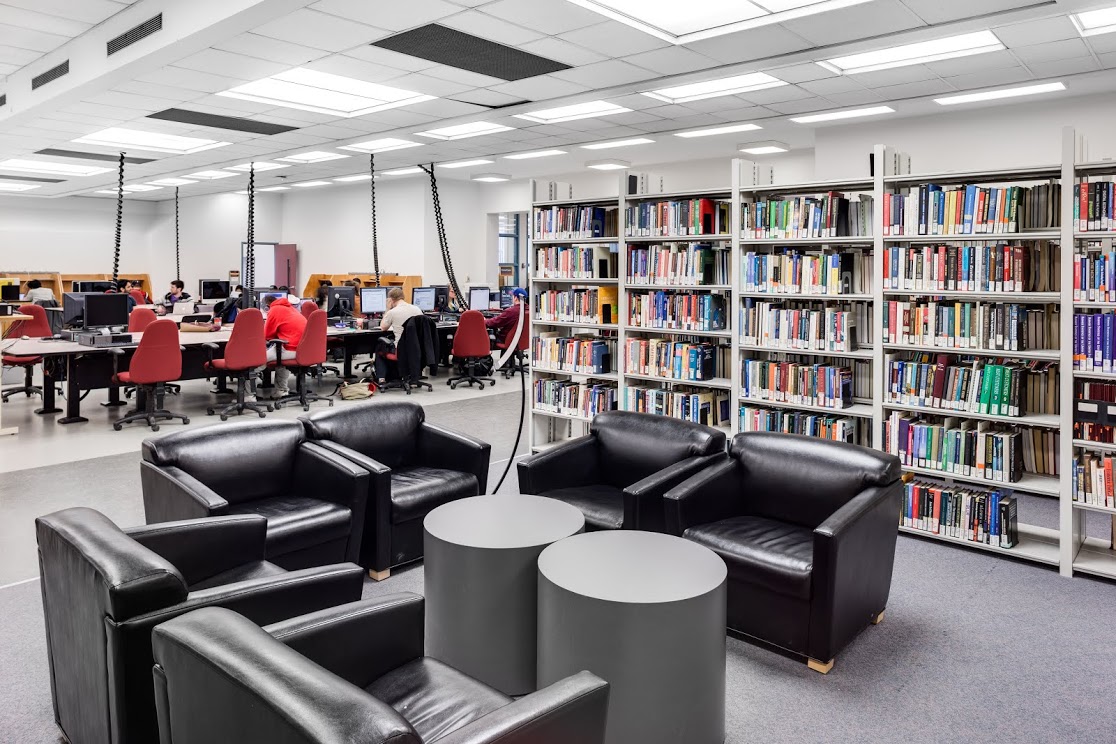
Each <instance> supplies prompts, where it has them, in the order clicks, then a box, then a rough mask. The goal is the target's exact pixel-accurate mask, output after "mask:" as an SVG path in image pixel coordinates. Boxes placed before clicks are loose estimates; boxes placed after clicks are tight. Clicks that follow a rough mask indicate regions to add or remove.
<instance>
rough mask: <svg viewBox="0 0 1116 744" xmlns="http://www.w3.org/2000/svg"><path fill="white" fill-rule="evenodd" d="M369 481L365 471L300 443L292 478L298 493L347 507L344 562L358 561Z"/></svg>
mask: <svg viewBox="0 0 1116 744" xmlns="http://www.w3.org/2000/svg"><path fill="white" fill-rule="evenodd" d="M370 478H371V475H370V474H369V472H368V470H367V469H366V468H362V467H361V466H360V465H358V464H357V463H354V462H353V461H352V460H350V459H348V458H347V457H343V456H342V455H340V454H337V453H336V452H333V451H331V450H329V449H327V448H325V447H320V446H318V444H317V443H315V442H303V443H302V445H300V446H299V448H298V452H297V454H296V455H295V466H294V479H295V484H296V487H297V488H298V489H299V490H300V491H302V492H303V493H312V494H314V495H315V496H317V497H319V498H322V499H325V500H326V501H332V502H333V503H335V504H340V505H342V506H347V507H349V511H350V512H351V520H352V521H351V524H350V533H349V542H348V544H347V545H346V547H345V560H348V561H353V562H354V563H355V562H357V561H359V560H360V544H361V540H362V539H363V536H364V515H365V511H366V510H367V504H368V489H369V479H370Z"/></svg>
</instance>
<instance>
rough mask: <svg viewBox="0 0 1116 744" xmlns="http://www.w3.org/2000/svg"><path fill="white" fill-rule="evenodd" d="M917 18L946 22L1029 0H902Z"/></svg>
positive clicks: (1029, 3) (1006, 8)
mask: <svg viewBox="0 0 1116 744" xmlns="http://www.w3.org/2000/svg"><path fill="white" fill-rule="evenodd" d="M903 1H904V4H905V5H906V6H907V7H908V8H910V9H911V10H913V11H914V12H915V13H916V14H917V15H918V17H919V18H921V19H922V20H924V21H926V22H927V23H930V24H937V23H946V22H947V21H956V20H959V19H962V18H976V17H979V16H982V15H991V14H993V13H998V12H1000V11H1004V10H1011V9H1012V8H1023V7H1027V6H1029V5H1031V4H1032V2H1031V0H903Z"/></svg>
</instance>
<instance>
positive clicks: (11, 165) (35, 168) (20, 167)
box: [0, 158, 112, 176]
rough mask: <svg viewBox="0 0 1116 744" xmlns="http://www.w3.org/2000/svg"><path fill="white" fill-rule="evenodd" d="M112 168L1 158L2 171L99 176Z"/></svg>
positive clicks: (0, 168)
mask: <svg viewBox="0 0 1116 744" xmlns="http://www.w3.org/2000/svg"><path fill="white" fill-rule="evenodd" d="M111 170H112V168H98V167H97V166H93V165H73V164H71V163H53V162H51V161H49V160H21V159H19V158H13V159H11V160H0V171H14V172H16V173H48V174H50V175H54V176H98V175H100V174H102V173H108V172H109V171H111Z"/></svg>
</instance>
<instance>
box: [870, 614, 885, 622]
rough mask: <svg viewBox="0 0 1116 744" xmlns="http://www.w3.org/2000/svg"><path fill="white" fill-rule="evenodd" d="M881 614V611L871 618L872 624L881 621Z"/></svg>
mask: <svg viewBox="0 0 1116 744" xmlns="http://www.w3.org/2000/svg"><path fill="white" fill-rule="evenodd" d="M883 616H884V614H883V613H882V612H881V613H880V614H878V615H876V616H875V617H874V618H872V625H879V624H880V623H882V622H883Z"/></svg>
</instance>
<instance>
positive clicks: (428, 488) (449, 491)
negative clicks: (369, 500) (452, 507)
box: [391, 465, 477, 524]
mask: <svg viewBox="0 0 1116 744" xmlns="http://www.w3.org/2000/svg"><path fill="white" fill-rule="evenodd" d="M476 495H477V477H476V476H475V475H473V474H472V473H463V472H461V471H460V470H443V469H441V468H428V467H426V466H424V465H420V466H415V467H401V468H397V469H395V470H392V471H391V521H392V524H402V523H403V522H409V521H411V520H412V519H421V518H423V517H425V516H426V515H427V514H429V513H430V511H431V510H432V509H434V508H435V507H438V506H441V505H442V504H448V503H449V502H451V501H455V500H457V499H462V498H466V497H468V496H476Z"/></svg>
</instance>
